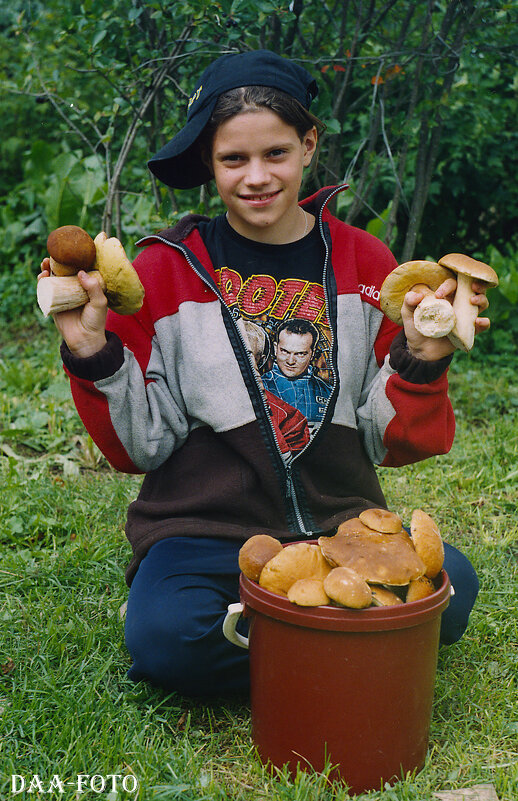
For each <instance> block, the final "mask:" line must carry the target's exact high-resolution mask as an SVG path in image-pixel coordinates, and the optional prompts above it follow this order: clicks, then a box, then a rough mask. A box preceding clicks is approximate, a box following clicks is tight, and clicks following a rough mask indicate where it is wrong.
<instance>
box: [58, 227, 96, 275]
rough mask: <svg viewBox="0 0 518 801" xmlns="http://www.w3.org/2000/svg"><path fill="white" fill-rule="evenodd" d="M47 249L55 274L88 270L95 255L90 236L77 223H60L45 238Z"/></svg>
mask: <svg viewBox="0 0 518 801" xmlns="http://www.w3.org/2000/svg"><path fill="white" fill-rule="evenodd" d="M47 251H48V254H49V256H50V257H51V258H52V259H53V262H54V263H53V264H52V269H53V272H55V273H56V275H74V274H75V273H77V272H79V270H89V269H90V268H91V267H92V265H93V263H94V261H95V256H96V250H95V245H94V241H93V239H92V237H91V236H90V235H89V234H87V232H86V231H84V230H83V229H82V228H79V226H77V225H62V226H61V227H60V228H56V229H55V230H54V231H52V232H51V233H50V234H49V236H48V238H47ZM62 268H64V270H63V269H62Z"/></svg>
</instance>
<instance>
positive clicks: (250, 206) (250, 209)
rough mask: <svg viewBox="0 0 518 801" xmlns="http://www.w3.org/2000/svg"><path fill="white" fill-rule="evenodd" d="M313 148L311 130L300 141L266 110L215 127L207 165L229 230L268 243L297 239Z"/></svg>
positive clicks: (314, 136)
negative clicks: (304, 181)
mask: <svg viewBox="0 0 518 801" xmlns="http://www.w3.org/2000/svg"><path fill="white" fill-rule="evenodd" d="M316 145H317V132H316V130H315V129H314V128H312V129H310V130H309V131H308V132H307V133H306V134H305V136H304V138H303V140H302V141H301V140H300V138H299V135H298V133H297V131H296V129H295V128H294V127H293V126H291V125H287V124H286V123H285V122H284V121H283V120H281V118H280V117H279V116H278V115H277V114H275V113H274V112H273V111H270V110H269V109H260V110H258V111H245V112H242V113H241V114H238V115H236V116H235V117H231V118H230V119H229V120H226V121H225V122H223V123H222V124H221V125H220V126H219V128H218V129H217V131H216V134H215V136H214V140H213V144H212V159H211V166H212V170H213V172H214V179H215V181H216V187H217V190H218V193H219V195H220V197H221V199H222V200H223V202H224V204H225V206H226V207H227V209H228V221H229V223H230V225H231V226H232V227H233V228H234V230H235V231H237V232H238V233H239V234H241V235H242V236H245V237H247V238H248V239H254V240H256V241H258V242H265V243H269V244H285V243H288V242H294V241H295V240H297V239H300V237H301V236H302V235H303V232H304V229H305V224H306V220H305V215H304V214H303V213H302V211H301V209H300V208H299V206H298V193H299V189H300V185H301V182H302V173H303V170H304V167H307V166H309V164H310V163H311V159H312V157H313V154H314V152H315V149H316Z"/></svg>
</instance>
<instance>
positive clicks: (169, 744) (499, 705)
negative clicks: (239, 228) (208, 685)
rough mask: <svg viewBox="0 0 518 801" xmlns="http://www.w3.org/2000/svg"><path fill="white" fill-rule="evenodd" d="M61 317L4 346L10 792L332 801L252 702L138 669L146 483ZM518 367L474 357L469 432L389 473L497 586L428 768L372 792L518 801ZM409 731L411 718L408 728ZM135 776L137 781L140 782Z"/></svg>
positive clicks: (462, 653)
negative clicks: (96, 415) (74, 357)
mask: <svg viewBox="0 0 518 801" xmlns="http://www.w3.org/2000/svg"><path fill="white" fill-rule="evenodd" d="M57 344H58V340H57V337H56V335H55V334H54V332H53V330H52V328H51V326H50V325H47V326H41V327H40V328H31V330H30V331H28V332H27V335H26V336H25V337H24V338H22V337H21V336H18V337H15V338H11V340H10V341H9V342H8V344H6V345H5V346H4V347H3V348H2V350H1V352H0V389H1V392H2V400H1V408H0V428H1V432H0V448H1V451H0V476H1V481H2V492H1V494H0V548H1V556H2V558H1V563H0V625H1V632H2V634H1V638H0V724H1V725H0V799H1V801H6V800H7V799H11V798H23V799H28V798H38V797H41V798H49V799H50V798H59V799H62V801H72V799H76V798H84V799H87V801H88V800H89V799H93V798H105V799H110V801H115V800H116V799H117V801H118V799H126V798H128V799H129V798H138V799H139V801H152V800H154V799H156V801H159V799H162V800H163V801H165V799H167V801H170V800H172V799H179V801H191V799H192V801H194V799H196V801H202V800H203V799H211V800H212V799H236V801H238V800H239V801H241V800H242V801H252V800H255V799H261V798H268V799H272V801H306V800H307V801H310V800H311V801H314V800H315V799H318V801H320V800H322V801H325V800H326V799H345V798H346V797H347V794H346V790H345V788H343V787H341V786H339V785H332V784H330V782H329V781H328V778H327V776H326V775H325V774H323V775H316V774H310V773H299V774H298V775H297V776H296V778H295V779H292V778H290V777H289V776H288V775H287V773H286V772H279V773H278V774H276V775H274V776H272V775H271V774H270V773H269V772H268V771H267V770H266V769H265V768H264V767H263V766H262V765H261V764H260V762H259V761H258V760H257V758H256V756H255V754H254V749H253V743H252V741H251V729H250V710H249V708H248V706H247V704H243V703H241V702H238V701H236V702H232V703H231V702H221V703H214V704H207V703H204V702H201V701H196V702H193V701H192V700H190V699H186V698H182V697H180V696H178V695H173V696H170V697H166V696H164V695H163V694H161V693H160V692H158V691H156V690H154V689H152V688H150V687H148V686H146V685H143V684H141V685H133V684H131V683H130V682H129V681H128V680H127V679H126V675H125V674H126V670H127V668H128V667H129V657H128V654H127V652H126V649H125V646H124V638H123V624H122V622H121V619H120V615H119V609H120V607H121V605H122V604H123V602H124V601H125V599H126V596H127V588H126V586H125V583H124V575H123V572H124V566H125V564H126V563H127V561H128V558H129V546H128V545H127V543H126V541H125V537H124V530H123V529H124V520H125V509H126V507H127V504H128V503H129V501H130V500H131V498H133V497H134V496H135V494H136V492H137V491H138V486H139V483H140V479H138V478H135V477H131V476H121V475H119V474H115V473H114V472H113V471H111V470H110V469H107V466H106V463H105V462H104V460H103V459H102V457H100V455H99V453H98V452H97V451H96V449H95V448H94V447H93V446H92V443H91V441H90V440H89V438H88V436H87V435H86V434H85V432H84V430H83V429H82V427H81V424H80V423H79V422H78V419H77V416H76V414H75V411H74V409H73V406H72V403H71V401H70V399H69V393H68V385H67V382H66V380H65V378H64V376H63V375H62V372H61V368H60V364H59V360H58V357H57ZM513 380H514V376H513V371H512V369H511V366H506V365H505V364H504V365H501V364H500V365H499V364H498V363H497V362H495V364H494V365H493V366H492V367H488V366H484V367H481V366H478V365H476V364H475V363H474V362H473V361H472V360H470V359H468V358H467V357H460V358H458V359H457V360H456V362H455V366H454V368H453V370H452V371H451V387H452V391H451V394H452V399H453V403H454V406H455V410H456V414H457V437H456V441H455V444H454V447H453V449H452V451H451V452H450V453H449V454H448V455H446V456H442V457H438V458H436V459H430V460H428V461H426V462H423V463H420V464H417V465H411V466H409V467H405V468H402V469H398V470H382V471H380V476H381V480H382V483H383V486H384V489H385V492H386V494H387V498H388V501H389V505H390V507H391V508H393V509H395V510H396V511H399V512H400V513H401V514H402V515H403V517H404V518H405V522H408V520H409V516H410V514H411V511H412V509H414V508H416V507H421V508H423V509H424V510H425V511H428V512H429V513H430V514H432V516H433V517H434V518H435V519H436V520H437V522H438V523H439V525H440V528H441V531H442V533H443V536H444V538H445V539H446V540H448V541H450V542H452V543H453V544H454V545H456V546H458V547H460V548H461V549H462V550H464V551H465V552H466V554H467V555H468V556H469V558H470V559H471V560H472V562H473V564H474V565H475V567H476V569H477V571H478V573H479V576H480V580H481V592H480V596H479V600H478V603H477V606H476V608H475V610H474V612H473V615H472V618H471V622H470V626H469V629H468V632H467V633H466V635H465V636H464V638H463V639H462V640H461V641H460V642H459V643H458V644H456V645H454V646H452V647H450V648H447V649H441V651H440V656H439V669H438V674H437V684H436V698H435V704H434V711H433V717H432V725H431V735H430V750H429V756H428V759H427V763H426V765H425V767H424V769H423V770H422V771H421V772H420V773H419V774H418V775H416V776H409V777H407V778H406V779H405V780H404V781H402V782H400V783H399V784H397V785H396V786H395V787H394V788H388V787H387V788H385V789H384V790H380V791H378V792H372V793H370V794H366V795H365V796H364V797H365V798H369V799H372V800H373V801H374V800H376V801H396V800H397V801H428V799H430V801H431V799H432V797H433V796H432V793H433V792H435V791H440V790H445V789H449V788H460V787H469V786H471V785H472V784H481V783H488V782H489V783H493V784H494V785H495V787H496V790H497V793H498V796H499V798H500V800H501V801H512V800H513V799H515V798H517V797H518V752H517V741H518V711H517V701H518V697H517V692H516V676H517V675H518V632H517V626H518V623H517V619H518V613H517V556H518V515H517V513H516V507H517V503H518V420H517V412H518V387H517V386H516V382H515V383H514V385H513ZM397 723H398V725H404V721H398V722H397ZM81 773H86V774H90V775H92V774H98V775H100V776H107V775H110V774H120V775H121V777H122V776H126V775H129V774H133V775H134V776H135V777H137V779H138V783H139V790H138V793H137V794H135V793H125V792H123V791H122V786H121V783H120V782H121V780H120V779H119V784H118V785H117V786H118V789H119V792H118V793H112V792H111V791H110V790H111V788H110V787H109V786H107V787H106V790H105V792H103V793H95V792H94V791H93V790H91V789H89V788H88V787H86V788H85V789H86V790H87V791H86V792H84V793H83V794H82V795H76V792H75V790H74V789H73V788H72V787H67V788H66V790H65V792H64V793H63V794H60V793H58V792H57V791H54V793H43V794H41V795H39V794H38V793H36V792H34V793H31V794H29V793H20V794H19V795H16V796H14V795H12V793H11V787H10V776H11V774H21V775H24V776H25V777H26V780H27V783H28V782H29V781H30V780H31V778H32V776H33V775H34V774H38V775H39V776H40V778H41V780H42V782H43V784H44V789H47V786H48V783H49V782H50V780H51V779H52V777H53V776H55V775H57V776H59V777H60V778H61V779H62V780H63V781H71V780H74V781H75V780H76V775H77V774H81ZM127 786H129V785H127Z"/></svg>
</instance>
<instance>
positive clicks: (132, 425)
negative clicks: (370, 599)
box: [43, 50, 489, 695]
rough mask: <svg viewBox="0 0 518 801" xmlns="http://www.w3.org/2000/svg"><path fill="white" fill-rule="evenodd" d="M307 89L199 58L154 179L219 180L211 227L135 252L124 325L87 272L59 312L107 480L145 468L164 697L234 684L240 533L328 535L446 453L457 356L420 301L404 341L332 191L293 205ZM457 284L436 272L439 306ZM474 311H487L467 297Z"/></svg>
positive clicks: (141, 667) (138, 548)
mask: <svg viewBox="0 0 518 801" xmlns="http://www.w3.org/2000/svg"><path fill="white" fill-rule="evenodd" d="M316 94H317V87H316V84H315V82H314V80H313V78H312V77H311V75H310V74H309V73H308V72H306V70H305V69H303V68H302V67H300V66H298V65H297V64H294V63H291V62H290V61H288V60H286V59H284V58H281V57H280V56H277V55H275V54H274V53H270V52H268V51H264V50H263V51H254V52H247V53H242V54H233V55H227V56H223V57H221V58H219V59H218V60H217V61H215V62H214V63H213V64H211V66H210V67H209V68H208V69H207V70H206V71H205V72H204V73H203V75H202V77H201V79H200V81H199V83H198V85H197V87H196V88H195V90H194V92H193V94H192V96H191V98H190V100H189V108H188V114H187V122H186V125H185V127H184V128H183V129H182V130H181V131H180V132H179V133H178V134H177V135H176V136H175V137H174V139H173V140H172V141H171V142H169V143H168V144H167V145H166V146H165V147H164V148H163V149H162V150H161V151H160V152H159V153H157V154H156V155H155V156H154V157H153V158H152V159H151V161H150V162H149V167H150V169H151V170H152V172H153V173H154V174H155V175H156V176H157V177H158V178H159V179H160V180H161V181H163V182H164V183H165V184H167V185H169V186H171V187H175V188H180V189H181V188H189V187H195V186H199V185H200V184H203V183H205V182H207V181H209V180H212V179H213V180H214V181H215V184H216V188H217V190H218V193H219V195H220V197H221V199H222V200H223V202H224V204H225V206H226V209H227V212H226V214H225V215H221V216H219V217H216V218H215V219H212V220H209V219H207V218H203V217H200V216H195V215H190V216H187V217H185V218H183V219H182V220H181V221H180V222H179V223H178V224H177V225H176V226H175V227H174V228H172V229H168V230H165V231H162V232H160V233H159V234H157V235H150V236H149V237H147V238H145V239H144V240H143V241H142V242H141V243H139V244H140V245H142V247H143V251H142V252H141V254H140V255H139V256H138V257H137V259H136V261H135V267H136V269H137V271H138V273H139V275H140V278H141V281H142V283H143V285H144V287H145V292H146V294H145V300H144V306H143V308H142V310H141V311H140V312H139V313H138V314H136V315H134V316H133V317H130V318H126V317H120V316H118V315H116V314H114V313H112V312H110V313H109V314H108V317H107V315H106V299H105V297H104V295H103V293H102V292H101V290H100V289H99V285H98V284H97V282H96V281H95V280H92V279H90V278H89V277H88V275H87V274H86V273H80V280H81V282H82V284H83V286H84V288H85V289H86V290H87V291H88V294H89V302H88V303H87V304H86V306H84V307H83V308H82V309H79V310H73V311H69V312H62V313H60V314H58V315H56V323H57V325H58V328H59V330H60V331H61V333H62V335H63V339H64V343H63V345H62V357H63V361H64V365H65V368H66V370H67V372H68V374H69V375H70V380H71V385H72V391H73V396H74V400H75V403H76V405H77V408H78V411H79V413H80V415H81V417H82V419H83V421H84V424H85V426H86V427H87V429H88V431H89V432H90V434H91V435H92V437H93V439H94V440H95V442H96V443H97V444H98V446H99V447H100V448H101V450H102V451H103V453H104V454H105V455H106V457H107V458H108V459H109V461H110V462H111V463H112V464H113V465H114V466H115V467H116V468H117V469H119V470H122V471H127V472H141V473H145V477H144V480H143V484H142V488H141V491H140V494H139V497H138V499H137V500H136V501H135V502H133V503H132V504H131V505H130V508H129V511H128V518H127V528H126V531H127V536H128V538H129V541H130V543H131V545H132V549H133V558H132V560H131V562H130V565H129V567H128V569H127V574H126V577H127V581H128V584H129V585H130V593H129V600H128V607H127V615H126V642H127V646H128V649H129V651H130V654H131V656H132V659H133V665H132V667H131V669H130V671H129V676H130V677H131V678H132V679H133V680H135V681H139V680H148V681H150V682H152V683H153V684H155V685H158V686H161V687H163V688H164V689H166V690H168V691H171V690H176V691H179V692H181V693H184V694H187V695H223V694H228V693H236V692H242V691H243V692H244V691H246V690H247V687H248V665H247V654H246V653H244V652H243V651H242V650H241V649H237V648H235V647H233V646H232V645H230V644H228V643H227V642H226V640H225V639H224V638H223V635H222V620H223V617H224V615H225V612H226V609H227V606H228V604H229V603H232V602H235V601H236V600H237V599H238V573H239V571H238V552H239V549H240V547H241V545H242V543H243V542H244V541H245V540H246V539H247V538H248V537H250V536H252V535H253V534H257V533H267V534H270V535H272V536H274V537H277V538H278V539H280V540H281V541H283V542H286V541H290V540H300V539H304V538H305V537H312V538H314V537H316V536H319V535H321V534H322V533H329V534H333V533H334V532H335V530H336V527H337V525H339V524H340V523H341V522H343V521H344V520H345V519H348V518H351V517H354V516H357V515H358V514H359V512H360V511H362V509H365V508H367V507H376V506H385V505H386V502H385V499H384V497H383V494H382V491H381V488H380V485H379V483H378V480H377V477H376V473H375V468H374V464H379V465H392V466H397V465H401V464H406V463H410V462H413V461H416V460H419V459H424V458H426V457H428V456H431V455H433V454H438V453H444V452H446V451H448V449H449V448H450V447H451V444H452V441H453V434H454V418H453V412H452V408H451V405H450V402H449V400H448V396H447V380H446V371H447V367H448V364H449V362H450V360H451V354H452V351H453V349H454V348H453V346H452V345H451V343H450V341H449V340H448V339H447V338H444V339H439V340H437V339H426V338H424V337H423V336H421V335H420V334H419V333H418V332H417V331H416V329H415V328H414V325H413V311H414V309H415V307H416V305H417V303H418V302H419V301H420V300H421V295H419V294H418V293H416V292H409V293H408V295H407V297H406V300H405V306H404V310H403V319H404V330H400V329H398V328H397V327H396V326H395V325H394V324H392V323H391V322H390V321H389V320H388V319H387V318H385V317H384V316H383V314H382V312H381V311H380V308H379V303H378V300H377V298H378V297H379V288H380V286H381V284H382V282H383V279H384V278H385V276H386V275H387V273H389V272H390V271H391V270H392V269H393V268H394V267H395V266H396V262H395V259H394V257H393V256H392V254H391V253H390V252H389V250H388V249H387V248H386V247H385V246H384V245H383V244H382V243H381V242H380V241H379V240H377V239H375V238H374V237H371V236H370V235H368V234H366V233H365V232H363V231H360V230H358V229H356V228H353V227H351V226H348V225H346V224H344V223H342V222H340V221H339V220H337V219H336V218H334V217H333V216H332V215H331V214H330V212H329V210H328V208H327V205H328V203H329V200H330V198H332V197H333V196H334V195H336V193H337V192H341V191H344V190H345V189H346V187H344V186H341V187H331V188H327V189H324V190H322V191H321V192H318V193H317V194H315V195H314V196H312V197H310V198H308V199H306V200H304V201H303V202H301V203H299V198H298V193H299V189H300V186H301V181H302V176H303V171H304V169H305V168H306V167H308V166H309V165H310V163H311V161H312V159H313V157H314V155H315V152H316V149H317V142H318V133H319V130H321V126H320V123H319V122H318V120H317V119H316V118H315V117H314V116H313V115H312V114H311V113H310V111H309V107H310V104H311V101H312V100H313V99H314V97H315V96H316ZM43 267H44V270H46V269H47V268H48V263H47V262H44V264H43ZM454 290H455V282H454V281H447V282H446V283H445V284H444V285H443V286H441V287H440V288H439V289H438V290H437V292H436V295H437V296H438V297H440V296H442V297H444V296H451V294H452V293H453V292H454ZM472 302H473V303H474V304H475V305H477V306H478V307H479V309H480V310H483V309H485V308H486V306H487V300H486V298H485V296H484V294H483V288H482V287H481V286H477V285H476V284H474V286H473V298H472ZM488 324H489V322H488V321H487V320H484V319H482V320H479V322H478V329H479V330H482V329H484V328H487V326H488ZM263 377H264V379H263ZM446 550H447V554H446V569H447V571H448V573H449V575H450V578H451V580H452V583H453V585H454V586H455V591H456V594H455V596H454V597H453V599H452V603H451V604H450V607H449V609H448V610H447V612H446V613H445V615H444V616H443V629H442V640H443V642H453V641H455V640H456V639H458V638H459V637H460V636H461V634H462V632H463V631H464V629H465V626H466V624H467V620H468V615H469V612H470V609H471V607H472V605H473V603H474V600H475V596H476V593H477V578H476V574H475V572H474V570H473V568H472V567H471V565H470V563H469V562H468V561H467V559H466V558H465V557H463V556H462V555H461V554H460V553H459V552H458V551H456V550H455V549H454V548H452V547H451V546H446Z"/></svg>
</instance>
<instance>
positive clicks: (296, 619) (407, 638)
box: [234, 571, 451, 793]
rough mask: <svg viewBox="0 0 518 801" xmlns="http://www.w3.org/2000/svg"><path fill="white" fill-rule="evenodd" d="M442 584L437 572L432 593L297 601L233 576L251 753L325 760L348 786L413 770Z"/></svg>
mask: <svg viewBox="0 0 518 801" xmlns="http://www.w3.org/2000/svg"><path fill="white" fill-rule="evenodd" d="M450 586H451V585H450V582H449V579H448V576H447V574H446V573H445V572H444V571H441V573H440V574H439V576H438V578H437V581H436V587H437V589H436V592H435V593H433V594H432V595H430V596H429V597H428V598H424V599H422V600H420V601H414V602H412V603H408V604H398V605H396V606H387V607H372V608H369V609H362V610H352V609H351V610H349V609H338V608H335V607H331V606H324V607H318V608H302V607H298V606H295V605H294V604H292V603H290V601H288V600H287V599H286V598H284V597H281V596H279V595H275V594H274V593H271V592H269V591H268V590H264V589H263V588H262V587H260V586H259V585H258V584H256V583H255V582H252V581H249V580H248V579H247V578H245V577H244V576H241V580H240V597H241V601H242V606H241V605H237V606H239V610H241V609H242V612H243V614H244V615H245V616H246V617H247V618H248V619H249V623H250V628H249V638H248V642H247V641H246V640H245V638H242V637H240V636H239V635H237V636H238V637H239V639H240V640H241V644H242V645H247V644H248V646H249V651H250V680H251V716H252V738H253V741H254V744H255V746H256V747H257V751H258V753H259V756H260V758H261V760H262V761H263V762H264V763H271V764H272V765H274V766H276V767H279V768H281V767H282V766H283V765H288V766H289V769H290V771H291V772H292V773H295V772H296V768H297V765H300V767H301V769H303V770H304V769H313V770H316V771H318V772H321V771H323V770H324V769H325V768H326V766H329V765H331V766H332V767H333V770H332V772H331V777H332V778H333V779H341V780H343V781H344V782H345V783H347V785H348V787H349V791H350V792H351V793H361V792H366V791H368V790H374V789H378V790H379V789H380V788H382V787H383V785H384V783H385V782H389V783H391V782H393V781H397V780H398V779H400V778H402V777H404V776H405V774H406V773H407V772H409V771H410V772H413V771H418V770H420V769H421V768H422V767H423V764H424V761H425V757H426V752H427V748H428V737H429V729H430V721H431V712H432V703H433V696H434V686H435V676H436V670H437V653H438V646H439V628H440V618H441V614H442V612H443V611H444V610H445V609H446V607H447V606H448V603H449V599H450ZM234 606H236V605H234ZM239 610H238V611H236V610H235V609H234V617H236V616H237V615H238V614H239ZM234 628H235V622H234Z"/></svg>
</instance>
